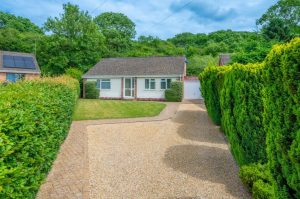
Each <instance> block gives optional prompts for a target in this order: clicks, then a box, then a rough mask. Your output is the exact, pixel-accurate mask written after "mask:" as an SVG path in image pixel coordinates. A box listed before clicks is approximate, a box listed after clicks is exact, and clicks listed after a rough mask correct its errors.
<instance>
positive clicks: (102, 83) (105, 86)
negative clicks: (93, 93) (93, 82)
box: [97, 79, 111, 90]
mask: <svg viewBox="0 0 300 199" xmlns="http://www.w3.org/2000/svg"><path fill="white" fill-rule="evenodd" d="M97 88H98V89H102V90H109V89H111V83H110V79H98V80H97Z"/></svg>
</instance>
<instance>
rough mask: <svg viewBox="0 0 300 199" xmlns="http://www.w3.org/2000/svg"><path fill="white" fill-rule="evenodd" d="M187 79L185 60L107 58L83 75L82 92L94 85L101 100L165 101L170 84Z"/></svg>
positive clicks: (166, 58)
mask: <svg viewBox="0 0 300 199" xmlns="http://www.w3.org/2000/svg"><path fill="white" fill-rule="evenodd" d="M185 75H186V59H185V57H182V56H180V57H179V56H178V57H130V58H105V59H102V60H101V61H100V62H99V63H97V64H96V65H95V66H94V67H93V68H91V69H90V70H89V71H88V72H87V73H86V74H85V75H83V82H84V86H83V89H84V90H85V82H87V81H94V82H97V84H96V85H97V88H98V89H99V90H100V98H104V99H138V100H164V99H165V90H166V89H168V88H170V84H171V82H172V81H176V80H178V81H182V80H183V79H184V77H185ZM84 93H85V92H84ZM84 97H85V96H84Z"/></svg>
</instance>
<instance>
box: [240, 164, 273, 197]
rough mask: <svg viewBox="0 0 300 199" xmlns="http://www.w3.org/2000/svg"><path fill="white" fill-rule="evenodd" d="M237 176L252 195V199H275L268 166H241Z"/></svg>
mask: <svg viewBox="0 0 300 199" xmlns="http://www.w3.org/2000/svg"><path fill="white" fill-rule="evenodd" d="M239 175H240V178H241V180H242V182H243V183H244V185H246V186H247V188H248V189H249V190H250V191H251V192H252V193H253V198H257V199H275V195H274V186H273V183H274V182H273V180H272V176H271V174H270V172H269V168H268V165H266V164H264V165H262V164H250V165H247V166H242V167H241V170H240V172H239Z"/></svg>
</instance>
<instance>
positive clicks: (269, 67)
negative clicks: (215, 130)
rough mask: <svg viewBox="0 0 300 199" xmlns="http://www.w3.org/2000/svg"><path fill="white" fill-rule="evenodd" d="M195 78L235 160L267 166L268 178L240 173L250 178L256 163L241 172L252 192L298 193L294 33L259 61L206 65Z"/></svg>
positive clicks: (298, 61)
mask: <svg viewBox="0 0 300 199" xmlns="http://www.w3.org/2000/svg"><path fill="white" fill-rule="evenodd" d="M222 70H223V71H222ZM220 71H221V72H220ZM200 79H201V86H202V93H203V96H204V99H205V104H206V106H207V110H208V114H209V115H210V116H211V117H212V119H213V120H214V121H215V122H216V123H217V124H218V123H221V126H222V129H223V130H224V131H225V134H226V136H227V137H228V140H229V142H230V146H231V151H232V152H233V155H234V157H235V159H236V160H237V162H238V163H239V165H241V166H242V165H248V164H250V163H256V164H257V163H264V164H265V165H267V166H265V168H266V170H268V173H270V175H269V176H271V177H270V178H271V180H270V181H272V182H273V183H267V182H266V181H264V179H262V178H260V179H256V180H252V181H251V177H250V178H249V177H245V176H246V175H247V176H251V175H253V176H252V178H255V176H256V174H255V173H256V170H255V169H256V167H259V166H257V165H259V164H257V165H255V164H254V166H251V167H250V168H247V170H248V171H249V172H248V173H249V175H248V174H246V173H247V172H243V171H241V172H242V173H241V174H240V175H241V178H242V179H243V178H244V179H245V178H247V179H250V182H251V191H252V193H253V197H254V198H300V38H296V39H294V40H292V41H291V42H290V43H288V44H284V45H279V46H275V47H274V48H273V49H272V51H271V52H270V53H269V55H268V56H267V58H266V60H265V61H264V62H263V63H262V64H248V65H237V64H235V65H233V66H228V67H227V68H224V69H220V68H217V67H214V68H209V69H207V70H205V71H204V72H203V73H201V74H200ZM220 121H221V122H220ZM242 168H244V167H242ZM264 175H266V173H265V172H263V173H262V176H264ZM243 181H245V180H243ZM270 181H269V182H270ZM246 184H247V183H246ZM248 184H249V183H248Z"/></svg>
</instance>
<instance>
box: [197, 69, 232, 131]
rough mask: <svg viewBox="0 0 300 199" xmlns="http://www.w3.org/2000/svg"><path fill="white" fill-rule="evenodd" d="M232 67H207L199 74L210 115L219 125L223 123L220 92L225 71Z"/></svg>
mask: <svg viewBox="0 0 300 199" xmlns="http://www.w3.org/2000/svg"><path fill="white" fill-rule="evenodd" d="M227 70H230V67H207V68H205V69H204V71H203V72H202V73H200V75H199V79H200V82H201V93H202V96H203V97H204V99H205V100H204V102H205V105H206V108H207V112H208V115H209V116H210V117H211V119H212V120H213V122H214V123H215V124H217V125H220V124H221V105H220V92H221V89H222V86H223V81H224V73H225V72H226V71H227Z"/></svg>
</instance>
